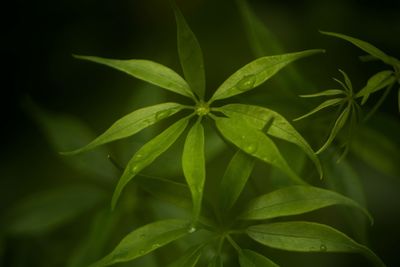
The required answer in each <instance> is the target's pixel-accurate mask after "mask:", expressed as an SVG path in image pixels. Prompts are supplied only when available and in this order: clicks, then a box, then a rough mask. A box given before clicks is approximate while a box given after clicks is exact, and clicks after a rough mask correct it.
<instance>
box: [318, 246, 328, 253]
mask: <svg viewBox="0 0 400 267" xmlns="http://www.w3.org/2000/svg"><path fill="white" fill-rule="evenodd" d="M319 250H320V251H322V252H325V251H326V250H327V247H326V246H325V245H324V244H321V246H320V247H319Z"/></svg>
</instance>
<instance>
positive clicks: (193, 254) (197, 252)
mask: <svg viewBox="0 0 400 267" xmlns="http://www.w3.org/2000/svg"><path fill="white" fill-rule="evenodd" d="M203 247H204V245H196V246H193V247H191V248H189V249H188V250H187V251H186V252H185V253H184V254H183V255H182V256H181V257H180V258H179V259H177V260H175V261H174V262H172V263H171V264H169V265H168V267H194V266H196V264H197V262H198V261H199V259H200V256H201V252H202V248H203Z"/></svg>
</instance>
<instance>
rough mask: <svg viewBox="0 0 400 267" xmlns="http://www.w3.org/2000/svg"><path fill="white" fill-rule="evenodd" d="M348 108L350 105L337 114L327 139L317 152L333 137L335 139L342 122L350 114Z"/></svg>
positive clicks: (344, 121)
mask: <svg viewBox="0 0 400 267" xmlns="http://www.w3.org/2000/svg"><path fill="white" fill-rule="evenodd" d="M350 109H351V107H346V108H345V109H344V110H343V111H342V113H341V114H340V115H339V117H338V118H337V119H336V121H335V125H334V126H333V128H332V130H331V133H330V134H329V137H328V139H327V140H326V142H325V143H324V145H323V146H322V147H321V148H320V149H318V151H317V154H319V153H321V152H322V151H324V150H325V149H326V148H327V147H328V146H329V145H330V144H331V143H332V141H333V139H335V137H336V135H337V134H338V133H339V131H340V130H341V129H342V128H343V126H344V124H345V123H346V121H347V118H348V117H349V114H350Z"/></svg>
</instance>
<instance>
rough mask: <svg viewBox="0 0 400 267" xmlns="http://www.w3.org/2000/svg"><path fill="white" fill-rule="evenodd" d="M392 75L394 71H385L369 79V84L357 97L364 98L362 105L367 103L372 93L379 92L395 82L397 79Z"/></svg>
mask: <svg viewBox="0 0 400 267" xmlns="http://www.w3.org/2000/svg"><path fill="white" fill-rule="evenodd" d="M392 74H393V71H391V70H384V71H381V72H378V73H376V74H375V75H373V76H372V77H371V78H369V79H368V82H367V84H366V85H365V86H364V87H363V88H362V89H361V90H360V91H359V92H358V93H357V95H356V97H363V99H362V102H361V104H364V103H365V102H366V101H367V99H368V97H369V95H370V94H371V93H373V92H376V91H379V90H381V89H383V88H385V87H386V86H389V85H390V84H391V83H393V82H395V81H396V78H395V77H394V76H392Z"/></svg>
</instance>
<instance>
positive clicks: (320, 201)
mask: <svg viewBox="0 0 400 267" xmlns="http://www.w3.org/2000/svg"><path fill="white" fill-rule="evenodd" d="M332 205H344V206H349V207H352V208H356V209H359V210H361V211H362V212H363V213H364V214H365V215H366V216H367V217H368V218H369V219H370V221H371V223H372V222H373V219H372V217H371V215H370V214H369V213H368V211H367V210H366V209H365V208H364V207H362V206H361V205H359V204H358V203H357V202H355V201H354V200H352V199H350V198H348V197H345V196H343V195H340V194H338V193H336V192H334V191H329V190H325V189H320V188H317V187H312V186H301V185H299V186H290V187H285V188H283V189H279V190H276V191H273V192H271V193H269V194H265V195H262V196H260V197H257V198H255V199H254V200H252V201H251V202H250V204H249V205H248V206H247V208H246V209H245V210H244V211H243V213H242V215H241V216H240V218H241V219H245V220H265V219H271V218H277V217H282V216H289V215H297V214H302V213H306V212H310V211H313V210H317V209H321V208H324V207H328V206H332Z"/></svg>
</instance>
